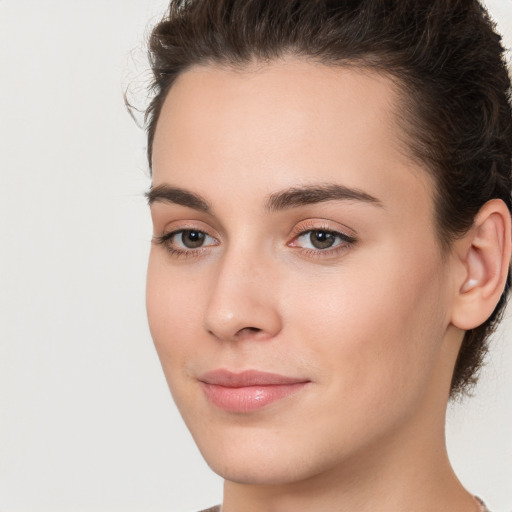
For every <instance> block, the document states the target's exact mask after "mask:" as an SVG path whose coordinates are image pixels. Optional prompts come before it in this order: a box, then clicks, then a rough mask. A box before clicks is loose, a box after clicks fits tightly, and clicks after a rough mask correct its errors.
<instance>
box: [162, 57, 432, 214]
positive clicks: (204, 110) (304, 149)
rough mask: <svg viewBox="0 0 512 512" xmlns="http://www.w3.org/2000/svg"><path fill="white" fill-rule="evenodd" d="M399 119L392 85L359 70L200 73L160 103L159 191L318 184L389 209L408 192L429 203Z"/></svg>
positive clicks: (302, 65)
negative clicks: (355, 192)
mask: <svg viewBox="0 0 512 512" xmlns="http://www.w3.org/2000/svg"><path fill="white" fill-rule="evenodd" d="M399 109H400V91H399V90H398V88H397V86H396V84H395V82H394V81H393V80H392V79H391V78H389V77H386V76H384V75H381V74H377V73H374V72H371V71H368V70H362V69H360V68H356V67H329V66H325V65H322V64H318V63H312V62H310V61H304V60H300V59H284V60H280V61H276V62H273V63H270V64H258V63H254V64H252V65H251V66H250V67H248V68H244V69H243V70H240V69H238V70H236V69H232V68H227V67H221V66H216V65H209V66H197V67H194V68H192V69H190V70H189V71H187V72H185V73H183V74H182V75H181V76H180V77H179V78H178V79H177V81H176V82H175V84H174V85H173V87H172V88H171V90H170V92H169V94H168V96H167V98H166V100H165V102H164V105H163V108H162V111H161V114H160V118H159V121H158V124H157V129H156V133H155V139H154V145H153V172H154V174H153V178H154V185H158V184H160V183H164V182H172V183H174V184H177V185H179V186H181V187H183V188H187V189H191V190H194V191H197V192H202V191H204V190H205V189H207V191H208V193H209V194H210V195H211V196H212V197H213V198H214V199H215V196H217V197H218V198H219V199H221V198H222V191H223V190H224V191H225V190H226V184H228V183H229V188H230V191H233V189H234V188H235V189H236V192H239V193H240V194H242V195H245V196H246V197H249V196H255V195H257V194H259V195H260V196H262V197H263V196H268V194H271V193H273V192H274V191H275V190H279V189H282V188H286V187H290V186H294V185H296V184H298V183H299V184H301V185H302V184H308V183H310V182H318V181H322V182H329V183H332V182H335V183H340V184H342V185H344V186H347V187H352V188H357V189H362V190H365V191H366V192H368V193H369V194H371V195H372V196H375V197H379V198H383V197H384V200H383V203H385V202H386V199H387V197H390V196H395V197H394V198H393V197H391V200H393V199H396V200H398V201H402V202H404V201H405V202H407V197H403V196H402V197H400V194H403V193H404V192H406V191H409V193H408V194H407V196H408V197H410V196H411V193H412V192H413V191H414V190H418V194H420V195H425V192H427V195H429V196H430V195H431V194H430V193H431V190H432V187H431V184H430V182H429V176H428V173H426V172H425V171H424V170H423V169H422V168H420V167H419V165H418V164H417V163H415V162H413V161H412V159H410V158H408V156H407V155H406V152H405V151H404V150H403V140H404V139H405V137H404V134H403V131H402V130H401V128H400V127H399V123H398V118H399V115H398V114H399ZM177 181H179V183H177ZM203 195H204V194H203ZM418 199H419V198H418V197H416V198H415V201H418ZM424 199H425V198H422V202H425V201H424ZM430 203H431V201H430V200H429V201H427V205H430Z"/></svg>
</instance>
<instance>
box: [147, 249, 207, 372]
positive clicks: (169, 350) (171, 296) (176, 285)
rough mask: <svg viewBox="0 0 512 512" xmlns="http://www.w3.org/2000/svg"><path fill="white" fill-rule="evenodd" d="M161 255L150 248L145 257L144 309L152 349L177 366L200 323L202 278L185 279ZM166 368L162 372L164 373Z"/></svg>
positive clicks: (163, 359)
mask: <svg viewBox="0 0 512 512" xmlns="http://www.w3.org/2000/svg"><path fill="white" fill-rule="evenodd" d="M181 274H182V273H180V271H179V270H173V269H172V267H171V266H170V265H169V264H168V262H166V261H165V257H162V255H161V254H156V251H152V252H151V254H150V257H149V265H148V274H147V284H146V308H147V315H148V323H149V328H150V331H151V336H152V338H153V342H154V344H155V348H156V350H157V353H158V355H159V357H160V361H161V363H162V365H163V366H164V370H166V369H167V367H168V366H169V365H173V366H179V365H182V364H183V358H184V357H185V354H186V352H187V351H188V350H190V344H191V343H192V340H194V339H197V334H198V333H199V330H200V329H201V328H202V326H203V319H202V316H201V311H202V307H201V301H202V300H203V298H204V296H205V293H204V281H201V280H200V279H194V278H193V277H191V278H189V279H185V282H184V278H183V277H182V275H181ZM167 373H168V372H167V371H166V375H167Z"/></svg>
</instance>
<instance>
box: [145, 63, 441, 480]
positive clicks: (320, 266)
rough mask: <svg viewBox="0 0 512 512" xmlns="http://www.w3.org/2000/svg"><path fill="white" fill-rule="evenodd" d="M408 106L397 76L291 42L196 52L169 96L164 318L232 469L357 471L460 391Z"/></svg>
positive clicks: (155, 265)
mask: <svg viewBox="0 0 512 512" xmlns="http://www.w3.org/2000/svg"><path fill="white" fill-rule="evenodd" d="M397 108H398V96H397V92H396V91H395V88H394V87H393V83H392V82H391V81H390V80H389V79H387V78H385V77H382V76H378V75H374V74H372V73H370V72H362V71H359V70H356V69H353V68H350V69H349V68H328V67H324V66H322V65H319V64H313V63H308V62H305V61H298V60H291V59H289V60H283V61H279V62H275V63H273V64H270V65H268V64H267V65H262V66H260V67H254V68H252V69H248V70H245V71H240V70H238V71H234V70H229V69H223V68H221V67H214V66H208V67H207V66H203V67H196V68H193V69H191V70H189V71H187V72H186V73H184V74H183V75H181V76H180V77H179V79H178V80H177V82H176V83H175V85H174V86H173V87H172V89H171V90H170V92H169V94H168V97H167V98H166V101H165V104H164V106H163V110H162V112H161V117H160V119H159V122H158V126H157V130H156V136H155V140H154V147H153V185H152V192H151V194H150V202H151V214H152V219H153V224H154V241H153V244H152V248H151V255H150V261H149V270H148V283H147V309H148V316H149V323H150V328H151V333H152V336H153V339H154V342H155V345H156V349H157V351H158V354H159V357H160V360H161V363H162V366H163V369H164V372H165V375H166V378H167V381H168V383H169V387H170V389H171V392H172V394H173V397H174V399H175V401H176V404H177V406H178V408H179V409H180V411H181V413H182V416H183V418H184V420H185V422H186V424H187V426H188V427H189V429H190V431H191V433H192V435H193V437H194V439H195V441H196V442H197V444H198V446H199V448H200V450H201V452H202V453H203V455H204V457H205V458H206V460H207V462H208V463H209V464H210V465H211V467H212V468H213V469H214V470H215V471H217V472H218V473H219V474H221V475H222V476H224V477H225V478H227V479H230V480H233V481H238V482H251V483H261V484H264V483H274V484H275V483H286V482H293V481H297V480H301V479H305V478H308V477H313V476H315V475H320V474H327V473H328V472H332V471H338V470H339V471H341V470H342V468H343V467H344V466H346V465H347V464H348V463H349V461H352V462H353V461H354V460H356V459H357V457H359V459H362V458H364V457H365V456H366V455H368V454H370V453H373V454H374V455H375V454H376V453H377V452H378V451H379V450H380V449H384V447H385V446H390V445H391V444H392V441H391V440H392V439H394V438H397V439H398V438H400V439H402V440H405V439H407V435H409V433H410V432H413V431H415V432H416V433H418V432H419V430H421V429H428V428H430V427H431V426H432V425H431V421H432V419H431V418H432V414H433V410H434V407H433V406H432V404H433V403H437V402H436V400H437V399H438V397H439V396H442V397H445V395H446V397H447V395H448V388H449V377H450V374H449V372H450V371H451V369H449V371H448V370H447V369H446V366H447V365H446V363H443V361H442V354H443V346H444V343H445V339H446V332H447V329H448V324H449V320H448V310H449V301H450V294H449V288H450V287H449V284H450V274H449V259H448V260H447V259H446V258H443V257H442V256H441V251H440V249H439V244H438V242H437V238H436V233H435V229H434V211H433V198H432V184H431V183H430V181H429V178H428V175H427V173H426V172H425V170H423V169H421V168H419V166H418V164H414V163H413V162H412V161H411V160H410V159H408V158H407V156H406V155H405V152H404V151H403V149H402V147H401V143H400V141H401V140H403V136H402V134H401V132H400V128H399V127H398V125H397V123H396V122H395V113H396V109H397ZM433 397H437V398H433ZM443 399H444V398H443Z"/></svg>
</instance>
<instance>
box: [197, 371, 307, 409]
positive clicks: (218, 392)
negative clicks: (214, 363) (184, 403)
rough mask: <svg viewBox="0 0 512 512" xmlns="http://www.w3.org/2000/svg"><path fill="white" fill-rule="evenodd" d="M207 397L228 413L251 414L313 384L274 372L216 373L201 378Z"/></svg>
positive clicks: (208, 373) (212, 372)
mask: <svg viewBox="0 0 512 512" xmlns="http://www.w3.org/2000/svg"><path fill="white" fill-rule="evenodd" d="M199 381H200V383H201V386H202V388H203V391H204V393H205V395H206V398H207V399H208V400H209V401H210V402H211V403H212V404H213V405H215V406H216V407H219V408H220V409H223V410H225V411H228V412H238V413H249V412H253V411H257V410H259V409H261V408H263V407H265V406H267V405H269V404H271V403H273V402H275V401H277V400H281V399H283V398H285V397H288V396H291V395H293V394H295V393H297V392H299V391H300V390H302V389H303V388H304V387H305V386H306V385H307V384H308V383H309V382H310V381H309V380H308V379H303V378H294V377H287V376H284V375H278V374H275V373H267V372H260V371H256V370H248V371H244V372H241V373H233V372H230V371H228V370H214V371H211V372H207V373H205V374H204V375H202V376H201V377H200V378H199Z"/></svg>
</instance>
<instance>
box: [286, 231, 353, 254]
mask: <svg viewBox="0 0 512 512" xmlns="http://www.w3.org/2000/svg"><path fill="white" fill-rule="evenodd" d="M354 242H355V239H354V238H353V237H351V236H349V235H346V234H344V233H340V232H338V231H331V230H327V229H310V230H308V231H304V232H302V233H300V234H299V235H298V236H296V237H295V238H294V240H293V241H292V242H291V243H290V244H289V245H290V246H292V247H299V248H301V249H308V250H314V251H321V252H322V251H328V250H329V249H335V248H337V247H340V246H346V245H351V244H353V243H354Z"/></svg>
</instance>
